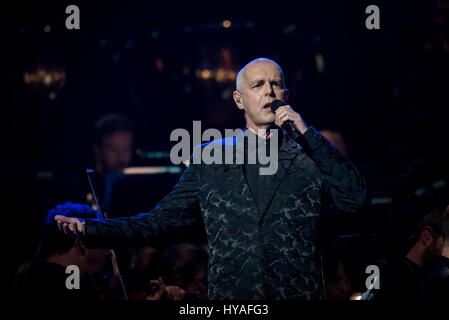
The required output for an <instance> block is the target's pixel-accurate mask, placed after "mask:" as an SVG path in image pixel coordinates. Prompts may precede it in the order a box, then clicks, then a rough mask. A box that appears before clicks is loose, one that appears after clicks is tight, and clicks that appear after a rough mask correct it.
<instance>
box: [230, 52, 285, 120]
mask: <svg viewBox="0 0 449 320" xmlns="http://www.w3.org/2000/svg"><path fill="white" fill-rule="evenodd" d="M233 97H234V101H235V103H236V104H237V107H238V108H239V109H241V110H244V111H245V117H246V124H247V126H248V128H252V129H268V128H269V127H270V125H271V124H272V123H274V121H275V115H274V113H273V112H271V109H270V108H269V107H270V103H271V102H272V101H273V100H275V99H279V100H281V101H283V102H284V103H287V99H288V90H287V88H286V87H285V81H284V74H283V72H282V69H281V67H280V66H279V65H278V64H277V63H276V62H274V61H273V60H270V59H267V58H259V59H255V60H253V61H251V62H250V63H248V64H247V65H246V66H244V67H243V68H242V69H241V70H240V71H239V73H238V74H237V79H236V90H235V91H234V93H233Z"/></svg>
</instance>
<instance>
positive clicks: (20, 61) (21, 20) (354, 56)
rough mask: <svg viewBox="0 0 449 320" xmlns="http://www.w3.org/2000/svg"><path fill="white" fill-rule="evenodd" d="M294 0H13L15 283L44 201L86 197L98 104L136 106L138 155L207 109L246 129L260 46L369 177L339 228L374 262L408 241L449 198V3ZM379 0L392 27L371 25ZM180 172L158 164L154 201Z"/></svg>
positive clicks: (150, 194)
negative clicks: (246, 70) (242, 91)
mask: <svg viewBox="0 0 449 320" xmlns="http://www.w3.org/2000/svg"><path fill="white" fill-rule="evenodd" d="M295 2H298V3H296V4H293V3H286V2H283V1H278V2H272V3H269V4H264V3H262V2H259V3H255V4H253V5H251V6H250V5H249V4H243V3H231V2H226V1H222V2H215V3H214V5H212V4H211V3H207V4H199V3H191V2H184V3H183V4H176V3H171V2H167V3H166V4H153V3H150V2H144V1H142V2H131V1H127V2H125V1H121V2H111V1H74V2H70V3H69V2H66V1H39V2H29V3H25V2H20V1H18V2H16V4H15V5H13V6H12V7H9V8H7V9H5V10H2V24H3V27H2V30H3V31H4V32H3V34H2V43H3V45H2V51H3V53H4V54H5V55H3V57H2V58H1V63H2V68H1V70H2V72H1V75H2V78H3V80H4V81H2V83H3V84H2V89H3V90H2V95H1V98H2V101H1V106H2V107H1V115H2V116H1V119H2V121H1V126H0V130H1V131H0V132H1V136H3V137H4V138H6V139H4V140H3V141H4V143H3V147H2V150H3V152H2V157H1V158H0V175H1V181H2V187H3V188H2V193H1V194H2V207H3V210H2V213H1V215H2V223H1V225H2V232H1V235H0V250H1V252H0V254H1V256H2V258H1V260H2V263H1V264H0V276H1V282H2V295H3V296H5V297H7V296H8V290H7V289H4V290H3V288H8V286H10V282H11V277H12V275H13V273H14V271H15V270H16V268H17V267H18V266H19V265H20V264H21V263H23V262H24V261H25V260H26V259H27V258H29V257H30V256H31V255H32V253H33V251H34V249H35V247H36V245H37V243H38V232H39V225H40V223H41V222H42V219H43V217H44V215H45V213H46V211H47V210H48V209H50V208H51V207H53V206H55V205H56V204H57V203H61V202H64V201H77V202H82V201H84V200H85V194H86V193H88V192H89V186H88V183H87V179H86V177H85V174H84V172H85V168H86V167H90V166H93V165H94V158H93V154H92V151H91V148H90V140H89V133H90V130H91V128H92V126H93V125H94V123H95V121H96V120H97V119H98V118H100V117H101V116H103V115H105V114H107V113H110V112H117V113H122V114H125V115H127V116H129V117H130V118H131V119H132V120H133V121H134V122H135V124H136V128H137V148H138V150H140V151H141V153H140V156H139V155H136V156H135V158H134V162H135V164H155V163H157V164H158V165H160V164H163V165H170V163H169V160H168V159H165V160H164V159H160V158H157V159H156V158H154V157H153V158H151V157H145V155H147V154H148V153H150V152H169V151H170V148H171V147H172V146H173V145H174V142H170V133H171V131H172V130H174V129H176V128H185V129H187V130H188V131H190V132H192V121H194V120H201V123H202V130H203V131H204V130H205V129H207V128H217V129H220V130H223V131H222V132H223V133H224V129H225V128H243V126H244V118H243V115H242V114H241V113H240V112H239V110H238V109H237V107H236V106H235V104H234V102H233V99H232V91H233V90H234V87H235V75H236V72H237V71H238V70H239V69H240V68H241V67H243V66H244V65H245V64H246V63H247V62H249V61H250V60H252V59H254V58H257V57H267V58H271V59H273V60H275V61H277V62H278V63H279V64H280V65H281V66H282V68H283V70H284V73H285V77H286V83H287V87H288V88H289V89H290V91H291V97H290V105H291V106H292V107H293V108H294V109H295V110H296V111H298V112H299V113H300V114H301V115H302V116H303V117H304V119H305V120H306V122H307V123H308V124H309V125H312V126H314V127H315V128H316V129H332V130H336V131H339V132H340V133H341V134H342V135H343V137H344V138H345V141H346V144H347V147H348V150H349V157H350V158H351V160H352V161H353V162H354V163H355V164H356V165H357V167H358V168H359V169H360V170H361V171H362V173H363V174H364V175H365V177H366V179H367V180H368V183H369V185H370V188H371V190H372V194H373V199H374V200H373V203H372V204H371V205H370V206H369V208H367V209H366V210H365V211H364V212H362V213H360V214H359V215H357V216H354V217H353V218H352V219H347V220H342V219H338V220H337V221H334V223H332V228H331V229H332V230H328V231H329V232H330V233H333V234H336V235H337V236H340V237H341V238H344V239H352V240H351V244H350V247H351V248H352V249H351V250H353V252H354V257H355V259H358V260H357V261H358V263H359V264H360V266H362V265H366V264H367V263H369V262H370V261H377V260H378V259H381V258H383V257H388V256H389V255H390V254H392V253H393V252H395V250H399V248H400V246H401V244H400V239H403V236H404V235H405V234H407V232H408V230H409V229H408V228H409V227H410V226H411V225H412V224H413V223H415V222H416V219H417V217H419V216H420V215H422V214H423V213H426V212H427V211H429V210H431V209H441V208H444V207H445V206H446V205H447V204H448V201H447V200H448V199H447V192H448V186H447V185H448V180H447V179H448V166H447V157H446V154H447V153H446V152H445V151H446V149H447V147H448V142H447V124H448V120H447V119H448V113H449V112H448V107H449V96H448V92H449V90H448V89H449V65H448V62H449V40H448V32H449V28H448V23H449V22H448V19H449V2H448V1H447V0H432V1H430V0H427V1H411V0H410V1H376V0H374V1H369V2H368V1H328V2H325V1H295ZM69 4H76V5H78V6H79V8H80V16H81V28H80V30H67V29H66V28H65V20H66V17H67V16H68V14H66V13H65V8H66V6H67V5H69ZM370 4H375V5H378V6H379V8H380V30H367V29H366V27H365V19H366V17H367V16H368V15H367V14H366V13H365V8H366V7H367V6H368V5H370ZM225 20H229V22H230V26H228V27H225V26H227V25H226V23H223V22H224V21H225ZM164 161H165V162H164ZM177 178H178V176H177V175H176V174H172V175H167V179H159V180H158V181H157V182H154V183H153V182H152V180H151V178H150V179H149V182H148V184H147V188H144V190H143V188H140V189H139V192H140V193H138V194H140V195H141V198H140V199H144V200H145V201H144V202H143V205H146V206H147V208H148V209H151V208H152V206H154V204H155V203H156V202H157V201H158V200H159V199H160V195H161V194H165V193H167V192H168V191H169V190H170V189H171V187H172V186H173V183H174V181H176V179H177ZM136 210H137V209H136ZM134 213H137V212H127V213H126V214H134ZM348 241H349V240H348ZM360 270H361V269H360ZM363 281H364V280H363Z"/></svg>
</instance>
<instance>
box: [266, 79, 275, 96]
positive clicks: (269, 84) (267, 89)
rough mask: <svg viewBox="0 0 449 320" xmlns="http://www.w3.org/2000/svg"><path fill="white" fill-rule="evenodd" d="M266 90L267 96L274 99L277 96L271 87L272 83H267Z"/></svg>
mask: <svg viewBox="0 0 449 320" xmlns="http://www.w3.org/2000/svg"><path fill="white" fill-rule="evenodd" d="M264 90H265V95H267V96H272V97H274V96H275V94H274V90H273V86H272V85H271V83H269V82H267V83H265V86H264Z"/></svg>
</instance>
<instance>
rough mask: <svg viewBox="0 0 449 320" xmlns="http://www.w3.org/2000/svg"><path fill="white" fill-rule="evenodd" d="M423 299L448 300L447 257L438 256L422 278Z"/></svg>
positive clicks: (448, 263) (448, 264)
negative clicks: (423, 278)
mask: <svg viewBox="0 0 449 320" xmlns="http://www.w3.org/2000/svg"><path fill="white" fill-rule="evenodd" d="M421 297H422V298H423V299H425V300H445V301H449V258H447V257H444V256H439V257H438V259H437V260H436V261H435V264H434V266H433V267H432V269H431V270H430V272H429V274H428V275H427V276H426V278H425V280H424V285H423V290H422V296H421Z"/></svg>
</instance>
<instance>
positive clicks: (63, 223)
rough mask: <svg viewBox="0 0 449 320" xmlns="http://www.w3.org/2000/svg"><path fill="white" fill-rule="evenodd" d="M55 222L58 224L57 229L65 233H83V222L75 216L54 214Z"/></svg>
mask: <svg viewBox="0 0 449 320" xmlns="http://www.w3.org/2000/svg"><path fill="white" fill-rule="evenodd" d="M55 220H56V223H57V224H58V229H59V230H61V231H63V232H64V233H65V234H71V233H72V234H76V235H79V234H85V229H86V228H85V222H84V221H83V222H81V221H80V220H78V219H75V218H68V217H65V216H55Z"/></svg>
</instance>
